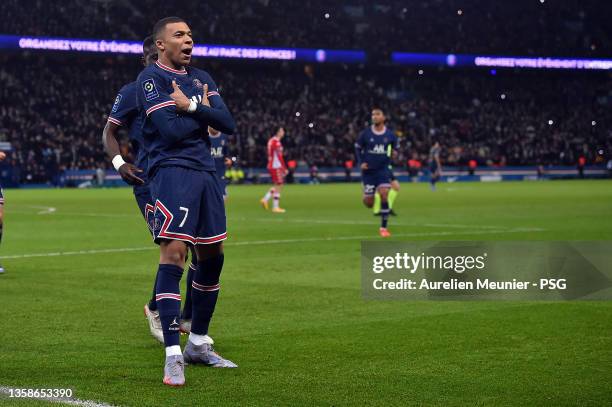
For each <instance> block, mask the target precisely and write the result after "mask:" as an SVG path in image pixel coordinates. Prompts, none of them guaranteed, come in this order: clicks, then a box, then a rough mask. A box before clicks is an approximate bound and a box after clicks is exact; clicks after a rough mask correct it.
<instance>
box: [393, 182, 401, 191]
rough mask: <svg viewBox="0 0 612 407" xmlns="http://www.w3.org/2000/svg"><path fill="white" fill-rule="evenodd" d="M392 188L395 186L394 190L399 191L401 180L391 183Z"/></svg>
mask: <svg viewBox="0 0 612 407" xmlns="http://www.w3.org/2000/svg"><path fill="white" fill-rule="evenodd" d="M391 188H393V190H394V191H395V192H399V190H400V184H399V182H394V183H393V184H391Z"/></svg>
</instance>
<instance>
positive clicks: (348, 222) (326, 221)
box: [229, 217, 509, 229]
mask: <svg viewBox="0 0 612 407" xmlns="http://www.w3.org/2000/svg"><path fill="white" fill-rule="evenodd" d="M229 219H230V220H239V221H246V220H249V221H255V222H278V223H285V222H287V223H317V224H329V225H378V224H380V220H379V221H363V220H334V219H291V218H289V219H281V218H276V219H270V218H231V217H230V218H229ZM392 224H393V226H424V227H430V228H458V229H469V228H471V229H509V228H508V227H507V226H493V225H462V224H458V223H398V222H392Z"/></svg>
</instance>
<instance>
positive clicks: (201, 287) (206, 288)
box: [191, 281, 221, 291]
mask: <svg viewBox="0 0 612 407" xmlns="http://www.w3.org/2000/svg"><path fill="white" fill-rule="evenodd" d="M191 286H192V287H193V288H195V289H196V290H198V291H219V289H220V288H221V286H220V285H219V284H215V285H202V284H198V283H196V282H195V281H192V282H191Z"/></svg>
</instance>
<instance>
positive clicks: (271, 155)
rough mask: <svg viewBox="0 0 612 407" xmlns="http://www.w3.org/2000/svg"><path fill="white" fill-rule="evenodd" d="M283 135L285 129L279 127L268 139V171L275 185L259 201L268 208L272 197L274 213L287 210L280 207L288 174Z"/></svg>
mask: <svg viewBox="0 0 612 407" xmlns="http://www.w3.org/2000/svg"><path fill="white" fill-rule="evenodd" d="M283 137H285V129H284V128H283V127H279V128H278V129H276V133H275V134H274V136H272V137H271V138H270V140H268V172H269V173H270V177H271V178H272V183H273V184H274V186H273V187H272V188H270V189H269V190H268V192H266V194H265V195H264V197H263V198H261V199H260V201H259V202H261V205H262V206H263V207H264V209H266V210H267V209H268V201H269V200H270V197H272V199H273V201H272V202H273V203H272V212H274V213H285V210H284V209H282V208H281V207H280V197H281V191H282V190H283V184H284V183H285V176H287V166H286V165H285V159H284V158H283V145H282V144H281V140H282V139H283Z"/></svg>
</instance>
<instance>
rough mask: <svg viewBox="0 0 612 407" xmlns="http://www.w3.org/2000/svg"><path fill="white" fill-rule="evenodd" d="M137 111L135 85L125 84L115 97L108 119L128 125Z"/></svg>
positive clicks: (120, 124)
mask: <svg viewBox="0 0 612 407" xmlns="http://www.w3.org/2000/svg"><path fill="white" fill-rule="evenodd" d="M137 113H138V105H137V100H136V95H135V94H134V89H133V86H129V85H128V86H124V87H122V88H121V90H120V91H119V93H118V94H117V97H116V98H115V103H114V104H113V107H112V109H111V111H110V114H109V115H108V121H109V122H111V123H114V124H116V125H117V126H128V125H129V123H130V122H131V120H132V119H133V118H134V117H135V116H136V114H137Z"/></svg>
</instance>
